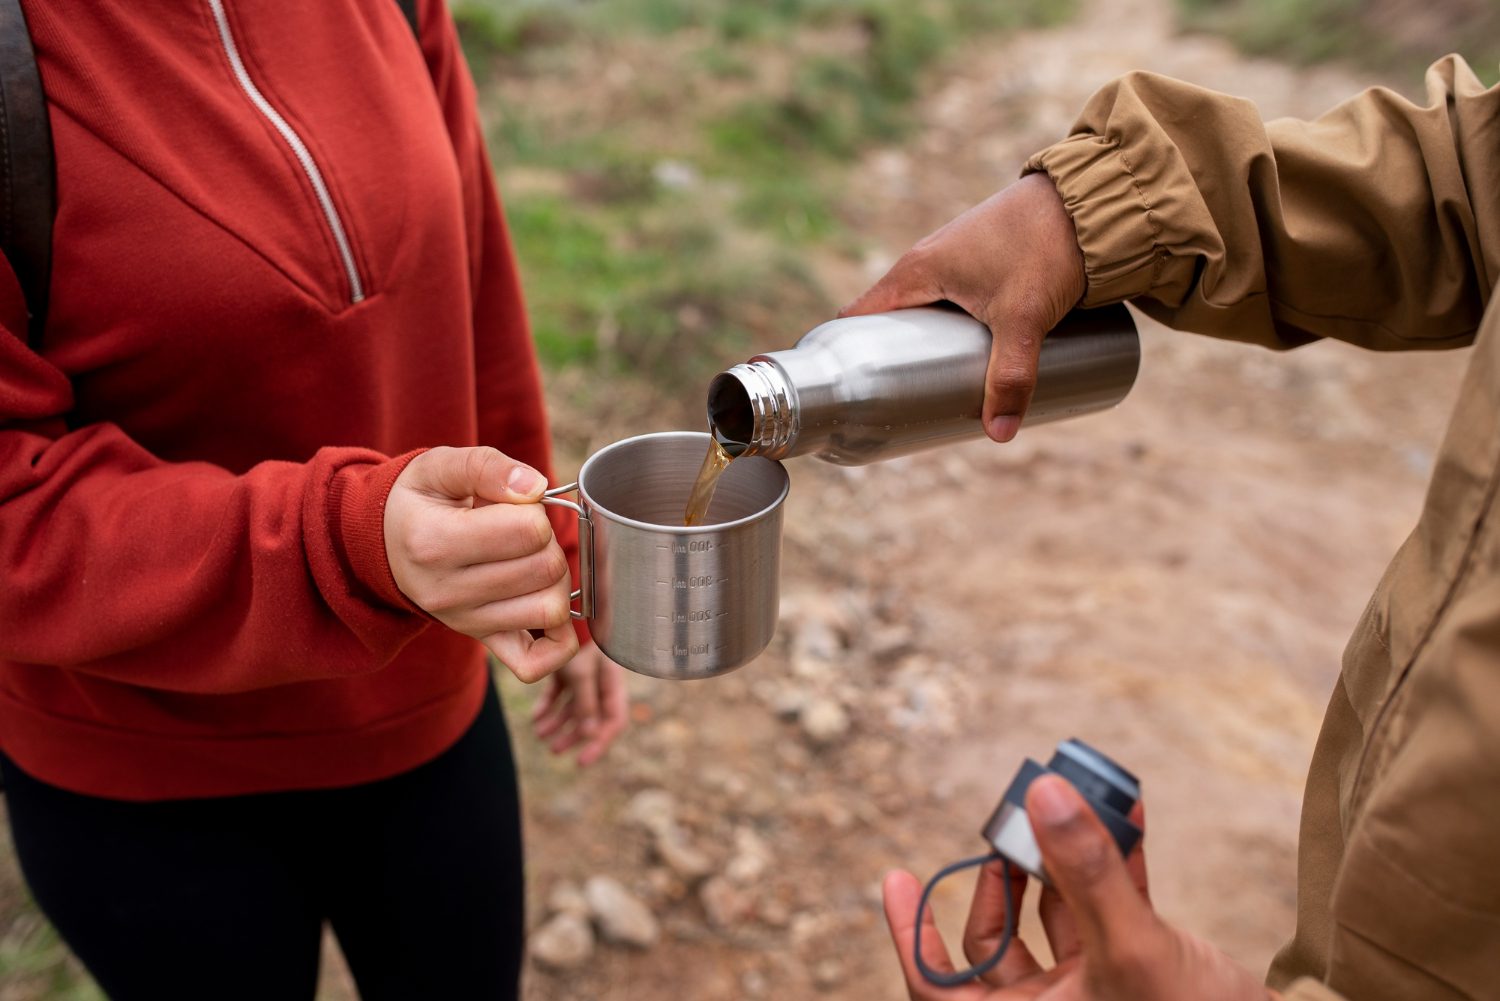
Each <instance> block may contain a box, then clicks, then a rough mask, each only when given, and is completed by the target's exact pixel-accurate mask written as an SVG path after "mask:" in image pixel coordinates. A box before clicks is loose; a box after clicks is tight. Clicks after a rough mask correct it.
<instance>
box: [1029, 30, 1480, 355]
mask: <svg viewBox="0 0 1500 1001" xmlns="http://www.w3.org/2000/svg"><path fill="white" fill-rule="evenodd" d="M1427 92H1428V99H1427V103H1426V105H1425V106H1417V105H1415V104H1412V103H1410V102H1408V101H1406V100H1405V99H1403V98H1402V97H1400V96H1399V95H1396V94H1394V93H1392V92H1390V91H1388V90H1383V89H1378V88H1377V89H1371V90H1368V91H1365V92H1364V93H1362V94H1360V95H1358V96H1357V97H1355V98H1353V99H1351V100H1350V101H1348V102H1346V103H1344V104H1342V105H1339V106H1338V107H1336V108H1334V109H1333V110H1332V111H1330V112H1328V113H1327V114H1325V115H1324V116H1322V117H1321V118H1318V119H1316V120H1314V121H1310V122H1304V121H1296V120H1291V119H1282V120H1278V121H1273V122H1270V123H1268V124H1262V122H1261V121H1260V116H1259V114H1258V113H1257V111H1256V109H1255V106H1254V105H1253V104H1251V103H1250V102H1249V101H1246V100H1241V99H1238V98H1233V97H1228V96H1225V95H1222V94H1217V93H1214V92H1212V91H1208V90H1204V89H1202V88H1199V87H1194V86H1191V85H1189V84H1185V83H1181V82H1179V81H1176V80H1171V79H1167V78H1165V77H1160V76H1155V75H1151V74H1146V73H1136V74H1131V75H1130V76H1127V77H1124V78H1122V79H1120V80H1118V81H1116V82H1114V83H1112V84H1109V85H1108V86H1106V87H1105V88H1104V89H1103V90H1101V91H1100V92H1099V93H1098V94H1096V95H1095V96H1094V97H1093V98H1092V99H1091V100H1090V101H1089V103H1088V105H1087V106H1086V107H1085V108H1084V111H1083V113H1082V115H1081V116H1080V117H1079V119H1078V122H1077V124H1076V125H1075V126H1074V128H1073V133H1072V135H1070V136H1069V137H1068V138H1067V139H1065V140H1063V141H1062V142H1060V143H1058V144H1056V145H1054V146H1052V147H1050V148H1048V149H1045V150H1043V151H1042V152H1040V153H1038V154H1036V155H1035V156H1034V157H1032V158H1031V160H1030V161H1029V162H1028V164H1027V168H1026V169H1027V171H1028V172H1032V171H1045V172H1046V173H1047V174H1048V175H1049V176H1050V177H1051V178H1052V180H1053V182H1054V183H1055V184H1056V186H1057V189H1058V191H1059V192H1060V193H1061V195H1062V197H1063V201H1064V203H1065V205H1066V206H1067V209H1068V212H1069V214H1070V215H1071V216H1072V218H1073V221H1074V224H1075V226H1076V229H1077V232H1078V239H1079V244H1080V246H1081V247H1082V249H1083V254H1084V261H1085V268H1086V272H1087V279H1088V291H1087V294H1086V297H1085V300H1084V305H1087V306H1094V305H1102V304H1104V303H1107V302H1114V301H1118V300H1122V299H1134V300H1136V301H1137V303H1138V304H1139V305H1140V306H1141V308H1142V309H1144V310H1145V311H1146V312H1147V313H1149V314H1150V315H1152V316H1154V317H1155V318H1157V319H1159V320H1161V321H1162V322H1164V323H1166V324H1168V325H1170V326H1174V327H1178V328H1181V329H1187V330H1193V331H1197V332H1200V333H1205V334H1211V335H1214V336H1218V337H1226V338H1231V339H1234V340H1243V341H1252V342H1255V343H1259V344H1264V345H1267V346H1270V347H1292V346H1295V345H1297V344H1301V343H1305V342H1307V341H1309V340H1313V339H1316V338H1321V337H1333V338H1337V339H1339V340H1344V341H1348V342H1351V343H1353V344H1358V345H1361V346H1363V347H1368V348H1378V349H1385V350H1400V349H1409V348H1440V347H1457V346H1462V345H1466V344H1469V343H1470V342H1471V341H1472V340H1473V338H1474V335H1475V331H1476V329H1477V328H1478V325H1479V320H1480V316H1481V314H1482V313H1483V312H1484V308H1485V305H1486V303H1487V302H1488V299H1489V296H1490V294H1491V290H1492V289H1493V287H1494V284H1495V281H1496V277H1497V272H1500V88H1495V89H1491V90H1488V91H1486V90H1485V89H1484V88H1483V86H1482V85H1481V84H1480V83H1479V81H1478V80H1477V78H1476V77H1475V76H1474V74H1473V73H1472V72H1471V71H1470V69H1469V68H1468V66H1467V65H1466V64H1465V63H1464V62H1463V61H1462V60H1461V59H1459V58H1458V57H1456V56H1449V57H1447V58H1446V59H1444V60H1442V61H1441V62H1439V63H1437V64H1436V65H1434V66H1433V67H1432V68H1431V69H1430V70H1429V71H1428V74H1427Z"/></svg>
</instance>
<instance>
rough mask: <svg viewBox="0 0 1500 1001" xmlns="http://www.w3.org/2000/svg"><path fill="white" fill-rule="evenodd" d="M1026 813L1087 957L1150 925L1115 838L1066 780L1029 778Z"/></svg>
mask: <svg viewBox="0 0 1500 1001" xmlns="http://www.w3.org/2000/svg"><path fill="white" fill-rule="evenodd" d="M1026 815H1027V816H1028V817H1029V818H1030V819H1031V829H1032V831H1033V833H1034V834H1035V835H1036V841H1037V846H1038V847H1039V848H1041V850H1042V861H1043V863H1044V864H1045V865H1046V869H1047V876H1048V878H1049V879H1050V880H1051V882H1052V884H1053V886H1054V887H1055V888H1056V889H1057V891H1058V893H1060V894H1061V895H1062V898H1063V900H1064V901H1066V902H1067V905H1068V909H1069V910H1070V911H1071V912H1072V915H1073V918H1074V921H1075V922H1076V923H1077V926H1078V937H1079V939H1080V940H1081V942H1082V945H1083V952H1084V955H1085V956H1091V957H1094V958H1095V959H1097V960H1107V959H1108V958H1109V957H1110V956H1111V955H1115V954H1117V953H1118V952H1119V950H1120V946H1121V943H1122V942H1124V941H1126V940H1128V939H1132V938H1136V937H1138V936H1139V935H1140V934H1141V932H1142V929H1143V927H1149V925H1150V924H1154V922H1155V915H1154V913H1153V912H1152V910H1151V906H1150V904H1148V903H1147V902H1146V901H1145V899H1144V898H1143V897H1142V896H1141V893H1140V891H1139V890H1138V889H1136V886H1135V883H1134V882H1133V881H1132V880H1131V877H1130V872H1129V870H1128V869H1126V867H1125V860H1124V859H1123V858H1121V857H1120V850H1119V848H1118V847H1117V846H1116V845H1115V842H1114V839H1113V838H1111V837H1110V836H1109V832H1108V831H1106V830H1105V829H1104V825H1103V824H1102V823H1100V821H1099V818H1098V817H1096V816H1094V811H1093V810H1092V809H1091V808H1090V807H1089V805H1088V804H1087V803H1085V802H1084V800H1083V797H1082V796H1080V795H1079V794H1078V790H1076V789H1074V788H1073V786H1072V785H1071V784H1070V783H1069V782H1068V781H1067V780H1066V779H1063V778H1061V777H1060V776H1057V775H1044V776H1042V777H1041V778H1039V779H1037V780H1036V781H1035V782H1033V783H1032V784H1031V788H1030V789H1028V790H1027V791H1026Z"/></svg>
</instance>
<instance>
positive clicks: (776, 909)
mask: <svg viewBox="0 0 1500 1001" xmlns="http://www.w3.org/2000/svg"><path fill="white" fill-rule="evenodd" d="M756 916H757V917H759V918H760V920H761V922H762V923H763V924H767V925H769V926H771V927H772V928H785V927H786V926H787V925H788V924H790V923H791V920H792V911H791V908H789V907H787V905H786V902H785V901H782V900H778V899H776V898H775V897H770V898H767V899H766V900H762V901H761V903H760V909H759V910H758V911H757V912H756Z"/></svg>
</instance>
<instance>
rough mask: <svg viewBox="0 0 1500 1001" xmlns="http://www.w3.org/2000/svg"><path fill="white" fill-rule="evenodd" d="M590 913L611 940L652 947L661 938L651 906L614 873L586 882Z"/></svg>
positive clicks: (586, 895)
mask: <svg viewBox="0 0 1500 1001" xmlns="http://www.w3.org/2000/svg"><path fill="white" fill-rule="evenodd" d="M583 896H584V899H585V900H587V901H588V903H589V913H590V914H592V915H593V917H594V923H595V924H597V925H598V926H599V933H600V934H601V935H603V936H604V939H605V940H606V941H608V942H617V943H619V944H621V945H630V946H635V947H636V948H639V949H646V948H650V947H651V946H653V945H655V944H656V942H657V940H658V939H659V938H660V937H661V928H660V926H659V925H657V923H656V915H654V914H652V913H651V908H649V907H647V906H646V905H645V904H644V903H642V902H641V900H640V898H638V897H636V896H635V895H634V894H633V893H631V892H630V891H629V890H627V889H625V887H624V886H622V885H621V884H620V881H619V880H617V879H615V878H613V877H611V876H591V877H590V878H589V881H588V882H587V883H585V884H584V885H583Z"/></svg>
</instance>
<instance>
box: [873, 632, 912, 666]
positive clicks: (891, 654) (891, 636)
mask: <svg viewBox="0 0 1500 1001" xmlns="http://www.w3.org/2000/svg"><path fill="white" fill-rule="evenodd" d="M868 645H869V650H870V658H871V659H872V660H874V661H875V662H876V663H877V664H890V663H894V662H895V661H897V660H900V659H901V658H902V657H905V656H906V655H907V654H909V653H911V652H912V650H913V649H914V648H915V646H916V634H915V633H913V632H912V628H911V626H908V625H902V624H896V625H890V626H879V627H877V628H875V629H873V630H871V631H870V634H869V641H868Z"/></svg>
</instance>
